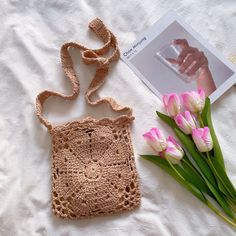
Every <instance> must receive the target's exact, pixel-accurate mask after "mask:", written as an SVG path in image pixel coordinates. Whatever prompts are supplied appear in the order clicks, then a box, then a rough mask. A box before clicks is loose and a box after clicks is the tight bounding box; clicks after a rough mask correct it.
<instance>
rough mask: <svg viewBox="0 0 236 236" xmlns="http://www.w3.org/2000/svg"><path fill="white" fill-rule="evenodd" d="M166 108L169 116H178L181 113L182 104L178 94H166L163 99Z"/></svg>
mask: <svg viewBox="0 0 236 236" xmlns="http://www.w3.org/2000/svg"><path fill="white" fill-rule="evenodd" d="M162 100H163V104H164V107H165V109H166V112H167V113H168V115H169V116H172V117H174V116H176V115H177V114H178V113H179V112H180V108H181V103H180V99H179V96H178V95H177V94H176V93H171V94H165V95H164V96H163V98H162Z"/></svg>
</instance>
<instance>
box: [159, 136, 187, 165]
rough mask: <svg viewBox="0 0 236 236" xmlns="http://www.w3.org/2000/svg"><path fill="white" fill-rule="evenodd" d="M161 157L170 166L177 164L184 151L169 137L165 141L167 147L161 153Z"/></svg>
mask: <svg viewBox="0 0 236 236" xmlns="http://www.w3.org/2000/svg"><path fill="white" fill-rule="evenodd" d="M162 156H163V157H164V158H166V159H167V160H169V161H170V162H171V163H172V164H178V163H179V162H180V161H181V159H182V158H183V156H184V150H183V149H182V148H181V147H180V145H179V144H178V143H177V142H176V140H175V139H174V137H172V136H169V137H168V139H167V147H166V149H165V151H163V153H162Z"/></svg>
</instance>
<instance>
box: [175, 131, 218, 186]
mask: <svg viewBox="0 0 236 236" xmlns="http://www.w3.org/2000/svg"><path fill="white" fill-rule="evenodd" d="M175 133H176V135H177V137H178V138H179V140H180V141H181V142H182V144H183V145H184V147H185V149H186V150H187V151H188V152H189V153H190V155H191V156H192V158H193V160H194V162H195V163H196V164H197V166H198V167H199V169H200V171H201V173H202V176H205V177H206V178H207V179H208V180H209V181H210V183H211V184H212V185H213V186H214V187H217V185H216V180H215V177H214V175H213V173H212V170H211V168H210V167H209V165H208V163H207V161H206V160H205V158H203V157H202V156H201V154H200V153H199V152H198V151H197V150H196V148H195V144H194V142H193V141H192V139H191V138H190V137H189V136H188V135H186V134H184V133H183V132H182V131H180V130H177V129H175Z"/></svg>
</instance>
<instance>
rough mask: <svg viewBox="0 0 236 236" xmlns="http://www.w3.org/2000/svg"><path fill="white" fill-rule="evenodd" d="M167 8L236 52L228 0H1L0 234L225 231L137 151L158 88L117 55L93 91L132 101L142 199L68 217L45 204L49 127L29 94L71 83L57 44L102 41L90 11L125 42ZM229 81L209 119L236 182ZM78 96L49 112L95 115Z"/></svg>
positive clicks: (152, 120) (227, 231) (85, 75)
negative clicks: (113, 211) (115, 209)
mask: <svg viewBox="0 0 236 236" xmlns="http://www.w3.org/2000/svg"><path fill="white" fill-rule="evenodd" d="M193 2H194V4H193ZM170 8H174V9H175V10H176V11H177V12H178V13H179V14H180V15H182V16H183V17H184V18H185V20H186V21H187V22H188V23H190V24H191V25H192V27H193V28H194V29H195V30H197V31H198V32H200V33H201V34H202V35H203V36H204V37H205V38H206V39H207V40H208V41H210V43H211V44H213V45H214V46H215V47H217V48H218V49H219V50H220V51H222V53H224V54H225V55H226V56H230V55H233V54H236V40H235V38H236V31H235V23H236V4H235V2H234V0H228V1H223V2H222V1H217V0H215V1H208V0H202V1H194V0H192V1H190V0H182V1H177V0H160V1H151V0H148V1H141V0H138V1H127V0H126V1H116V2H114V1H95V0H94V1H85V0H80V1H57V0H52V1H46V0H45V1H16V0H11V1H1V3H0V17H1V27H0V45H1V57H0V74H1V79H0V94H1V98H0V109H1V112H0V154H1V155H0V157H1V158H0V159H1V160H0V202H1V206H0V235H1V236H13V235H14V236H15V235H20V236H21V235H23V236H24V235H30V236H34V235H50V236H54V235H63V236H67V235H69V236H70V235H109V236H112V235H116V236H117V235H135V236H139V235H158V236H159V235H163V236H172V235H173V236H178V235H179V236H180V235H181V236H182V235H184V236H192V235H214V236H215V235H222V236H223V235H224V236H225V235H227V236H229V235H234V233H235V232H234V231H233V230H232V229H231V228H230V226H228V225H227V224H226V223H224V222H222V221H221V220H220V219H219V218H218V217H217V216H216V215H215V214H214V213H212V212H211V211H210V210H209V209H208V208H207V207H205V206H204V205H203V204H202V203H201V202H200V201H199V200H198V199H195V197H194V196H192V195H191V194H190V193H188V192H187V191H186V190H184V189H183V188H182V187H181V186H179V184H178V183H176V182H175V181H174V180H173V179H172V178H171V177H169V176H168V175H167V174H165V173H164V172H163V171H162V170H160V169H159V168H158V167H156V166H154V165H152V164H151V163H148V162H147V161H144V160H140V158H139V157H138V154H141V153H148V152H150V151H151V150H150V149H149V148H148V147H146V145H145V143H144V142H143V139H142V137H141V135H142V133H143V132H144V131H145V130H147V129H149V128H150V127H153V126H158V127H163V129H164V128H165V127H164V125H163V124H162V123H161V122H160V121H159V120H157V119H156V117H155V110H156V109H158V108H159V106H160V104H159V101H158V98H157V97H155V96H154V95H153V94H152V93H151V92H150V91H149V90H148V89H147V88H146V87H145V86H144V85H143V84H142V82H141V81H140V80H139V79H138V78H137V77H136V76H135V75H134V73H133V72H132V71H131V70H130V69H129V68H128V67H127V66H126V65H125V64H124V63H123V62H122V61H119V62H118V63H117V64H116V65H115V66H114V67H113V68H112V70H111V73H110V75H109V79H108V80H107V82H106V83H105V86H104V87H103V88H102V89H101V90H100V91H99V95H100V96H105V95H112V96H113V97H114V98H116V99H117V100H118V101H119V102H120V103H121V104H126V105H130V106H131V107H133V109H134V114H135V116H136V120H135V122H134V125H133V128H132V136H133V144H134V148H135V157H136V163H137V168H138V172H139V175H140V181H141V190H142V206H141V208H140V209H138V210H136V211H133V212H130V213H125V214H120V215H115V216H107V217H100V218H93V219H88V220H76V221H66V220H60V219H57V218H55V217H54V216H53V215H52V213H51V209H50V157H49V156H50V136H49V134H48V133H47V131H46V129H44V128H43V127H42V125H40V123H39V121H38V119H37V118H36V116H35V97H36V95H37V94H38V93H39V92H40V91H42V90H44V89H52V90H56V91H61V92H65V93H69V91H70V90H69V89H70V84H69V82H68V81H66V80H65V78H64V75H63V73H62V71H61V68H60V61H59V49H60V46H61V45H62V43H63V42H65V41H70V40H74V41H79V42H81V43H84V44H86V45H87V46H90V47H95V46H99V45H101V44H100V42H98V41H96V40H97V39H96V37H94V35H92V34H91V33H90V32H88V29H87V24H88V22H89V21H90V20H92V19H93V18H95V17H97V16H98V17H100V18H101V19H102V20H103V21H104V22H105V23H106V24H107V25H108V26H109V27H110V29H111V30H112V31H113V32H114V33H115V34H116V35H117V37H118V40H119V43H120V47H121V48H125V47H127V46H128V44H129V43H131V42H132V41H133V40H134V39H135V37H136V36H137V35H138V34H139V33H140V32H142V30H144V29H145V28H146V27H148V26H150V25H151V24H152V23H154V22H155V21H156V20H157V19H159V18H160V17H161V16H162V15H163V14H164V13H165V12H166V11H168V10H169V9H170ZM73 55H74V59H75V62H76V64H77V65H78V66H77V69H78V74H79V75H80V81H81V83H82V92H84V91H85V89H86V87H87V85H88V82H89V81H90V80H91V76H92V75H93V73H94V68H93V69H92V70H91V67H88V66H85V65H83V64H82V63H81V61H80V56H79V55H78V53H77V52H74V53H73ZM157 76H161V75H157ZM235 90H236V88H235V87H233V88H231V89H230V90H229V91H228V92H227V93H226V94H225V95H224V96H223V97H222V98H221V99H220V100H219V101H217V102H216V103H215V104H214V106H213V120H214V124H215V127H216V132H217V135H218V137H219V141H220V143H221V145H222V149H223V153H224V155H225V162H226V167H227V170H228V173H229V175H230V177H231V179H232V180H233V182H234V183H235V184H236V159H235V147H236V132H235V130H236V122H235V119H236V109H235V107H236V102H235V101H236V100H235V99H236V94H235ZM121 93H122V96H121ZM82 98H83V96H82V95H81V96H80V97H79V99H77V100H76V101H75V102H73V103H66V102H63V101H61V100H57V101H55V100H51V101H50V102H49V103H48V106H47V112H49V111H50V113H49V115H48V118H49V119H50V120H52V121H66V120H72V119H73V118H76V117H79V116H80V115H81V114H83V111H84V110H86V112H89V113H90V114H92V115H93V114H97V115H98V114H99V112H97V109H95V110H93V109H91V108H86V109H85V107H84V102H83V99H82ZM102 111H103V110H102ZM91 112H92V113H91ZM58 116H59V118H60V119H59V118H57V117H58ZM166 133H167V129H166Z"/></svg>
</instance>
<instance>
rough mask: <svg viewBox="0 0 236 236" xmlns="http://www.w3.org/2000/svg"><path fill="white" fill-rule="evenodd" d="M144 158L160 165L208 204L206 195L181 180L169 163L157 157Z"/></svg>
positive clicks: (145, 156) (143, 156)
mask: <svg viewBox="0 0 236 236" xmlns="http://www.w3.org/2000/svg"><path fill="white" fill-rule="evenodd" d="M141 157H142V158H144V159H146V160H148V161H151V162H152V163H154V164H156V165H158V166H159V167H160V168H162V169H164V170H165V171H166V172H167V173H168V174H169V175H171V176H172V177H173V178H174V179H175V180H176V181H177V182H179V183H180V184H181V185H182V186H183V187H185V188H186V189H187V190H189V191H190V192H191V193H192V194H193V195H194V196H195V197H197V198H198V199H199V200H200V201H202V202H204V203H205V204H206V198H205V196H204V194H203V193H202V192H201V191H200V190H199V189H198V188H196V187H195V186H193V185H192V184H190V183H188V182H186V181H185V180H183V179H182V178H180V177H179V176H178V175H177V174H176V173H175V171H174V170H173V169H172V168H171V166H170V165H169V163H168V162H167V161H166V160H165V159H163V158H161V157H159V156H155V155H141Z"/></svg>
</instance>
